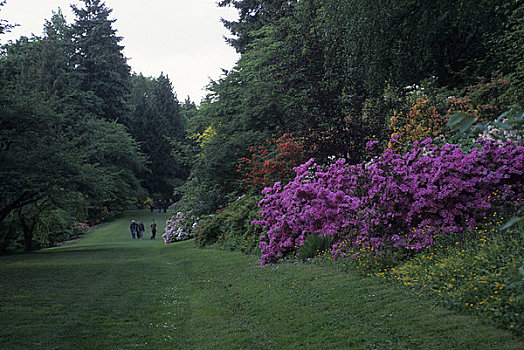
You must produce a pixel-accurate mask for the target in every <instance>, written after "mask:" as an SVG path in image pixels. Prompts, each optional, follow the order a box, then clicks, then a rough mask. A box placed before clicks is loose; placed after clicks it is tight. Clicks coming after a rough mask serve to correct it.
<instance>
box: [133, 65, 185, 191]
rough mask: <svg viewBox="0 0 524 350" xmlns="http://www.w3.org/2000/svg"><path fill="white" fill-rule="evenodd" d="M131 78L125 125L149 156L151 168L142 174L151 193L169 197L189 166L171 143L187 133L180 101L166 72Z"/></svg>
mask: <svg viewBox="0 0 524 350" xmlns="http://www.w3.org/2000/svg"><path fill="white" fill-rule="evenodd" d="M131 82H132V84H131V86H132V89H131V97H130V107H131V113H130V116H129V118H128V120H127V122H126V125H127V127H128V128H129V130H130V133H131V135H132V136H133V137H134V138H135V139H136V140H137V141H139V143H140V145H141V149H142V152H143V153H144V154H146V155H147V156H148V158H149V160H150V162H149V171H148V172H147V173H144V174H142V175H141V178H142V179H143V185H144V187H145V188H146V189H147V190H148V191H149V193H150V194H151V195H153V194H155V195H162V196H164V197H170V196H171V195H172V193H173V189H174V187H177V186H180V185H181V183H183V181H184V180H185V178H186V177H187V167H186V166H184V165H183V164H182V163H181V162H180V161H177V160H176V159H175V158H174V157H173V155H172V151H173V146H172V144H173V143H177V142H179V141H181V140H182V139H183V137H184V123H183V120H182V118H183V116H182V110H181V107H180V104H179V102H178V99H177V97H176V95H175V94H174V92H173V87H172V84H171V81H170V80H169V77H168V76H166V75H164V74H161V75H160V76H159V77H158V78H156V79H155V78H148V77H144V76H143V75H133V76H132V78H131Z"/></svg>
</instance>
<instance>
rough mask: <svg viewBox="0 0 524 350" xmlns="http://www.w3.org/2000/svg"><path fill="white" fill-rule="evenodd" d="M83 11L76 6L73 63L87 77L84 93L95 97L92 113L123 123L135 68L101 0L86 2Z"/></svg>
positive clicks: (83, 83)
mask: <svg viewBox="0 0 524 350" xmlns="http://www.w3.org/2000/svg"><path fill="white" fill-rule="evenodd" d="M82 2H83V3H84V7H83V8H79V7H77V6H74V5H72V6H71V8H72V9H73V11H74V13H75V15H76V22H75V23H74V24H73V25H72V35H73V44H74V47H75V54H74V57H73V62H74V64H75V67H76V69H77V70H78V71H79V72H80V73H81V74H82V75H83V77H82V90H84V91H86V92H92V93H93V95H94V96H95V98H94V101H93V104H92V109H91V111H90V112H92V113H93V114H96V115H98V116H100V117H102V118H104V119H106V120H119V121H123V120H124V118H125V115H126V111H127V104H126V99H127V97H128V94H129V76H130V71H131V68H130V67H129V65H128V64H127V60H126V58H125V57H124V55H123V53H122V50H123V49H124V47H123V46H122V45H120V41H121V40H122V38H121V37H119V36H117V35H116V30H115V29H114V28H113V23H114V22H115V20H113V19H109V16H110V14H111V12H112V10H111V9H109V8H107V7H106V6H105V3H104V2H102V1H100V0H82Z"/></svg>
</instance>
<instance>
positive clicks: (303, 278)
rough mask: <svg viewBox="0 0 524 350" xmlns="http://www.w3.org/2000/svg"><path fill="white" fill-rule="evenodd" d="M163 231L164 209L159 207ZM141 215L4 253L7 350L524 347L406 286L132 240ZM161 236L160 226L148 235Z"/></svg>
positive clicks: (0, 278) (0, 280)
mask: <svg viewBox="0 0 524 350" xmlns="http://www.w3.org/2000/svg"><path fill="white" fill-rule="evenodd" d="M154 215H155V217H156V218H157V220H158V223H159V224H160V226H161V227H160V228H161V231H160V232H162V231H163V224H164V221H165V220H164V218H163V214H157V213H155V214H154ZM131 218H136V219H142V220H143V221H144V223H145V224H146V227H148V226H149V225H150V223H151V220H150V219H151V214H150V213H149V212H145V211H140V212H138V211H135V212H129V213H128V214H127V216H126V217H125V218H122V219H119V220H117V221H115V222H112V223H108V224H104V225H102V226H101V227H100V228H99V229H98V230H97V231H95V232H94V233H91V234H90V235H89V236H88V237H86V238H84V239H82V240H81V241H80V242H78V243H75V244H73V245H71V246H69V247H65V248H58V249H48V250H43V251H39V252H36V253H33V254H23V255H16V256H4V257H0V348H1V349H523V348H524V346H523V345H524V343H523V341H522V339H518V338H516V337H515V336H514V335H512V334H511V333H509V332H506V331H503V330H499V329H496V328H494V327H492V326H490V325H487V324H485V323H483V322H482V321H480V320H479V319H477V318H475V317H470V316H467V315H459V314H457V313H454V312H451V311H448V310H446V309H444V308H441V307H438V306H434V303H433V302H432V301H431V300H422V299H421V298H419V297H416V296H413V295H411V294H408V293H407V292H406V291H404V290H403V289H402V288H400V287H397V286H392V285H391V284H386V283H384V282H382V281H379V280H375V279H372V278H362V277H360V276H358V275H356V274H353V273H351V272H349V273H347V272H342V271H338V270H337V269H335V268H325V267H324V268H323V267H320V266H317V265H307V264H300V265H292V264H283V265H278V266H267V267H258V264H257V258H256V257H253V256H244V255H241V254H239V253H231V252H225V251H220V250H211V249H208V250H199V249H196V248H195V247H194V244H193V242H192V241H187V242H183V243H176V244H171V245H168V246H164V244H163V242H162V241H161V239H159V237H158V238H157V240H156V241H151V240H149V233H147V234H146V235H145V239H144V240H143V241H136V240H134V241H133V240H131V239H130V234H129V229H128V225H129V220H130V219H131ZM148 232H149V230H148Z"/></svg>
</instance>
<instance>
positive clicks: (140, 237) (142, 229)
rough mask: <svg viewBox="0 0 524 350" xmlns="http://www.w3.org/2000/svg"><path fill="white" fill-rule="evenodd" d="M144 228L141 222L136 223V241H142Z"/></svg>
mask: <svg viewBox="0 0 524 350" xmlns="http://www.w3.org/2000/svg"><path fill="white" fill-rule="evenodd" d="M145 230H146V228H145V227H144V223H143V222H142V221H139V222H138V237H137V238H138V239H144V231H145Z"/></svg>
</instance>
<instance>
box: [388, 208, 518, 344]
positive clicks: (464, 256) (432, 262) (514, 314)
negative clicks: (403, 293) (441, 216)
mask: <svg viewBox="0 0 524 350" xmlns="http://www.w3.org/2000/svg"><path fill="white" fill-rule="evenodd" d="M503 222H504V218H502V217H501V216H500V215H495V216H494V217H493V218H491V220H488V221H486V222H485V223H484V224H483V225H479V226H478V227H477V228H476V229H475V230H473V231H472V232H470V233H469V235H470V236H471V237H473V239H471V240H469V241H466V242H462V243H459V242H458V241H457V242H455V243H452V244H449V243H450V242H449V239H445V238H444V239H443V241H442V242H441V245H440V247H439V248H436V249H433V250H431V251H428V252H426V253H423V254H420V255H418V256H416V257H415V258H414V259H412V260H410V261H408V262H406V263H403V264H400V265H399V266H397V267H394V268H392V269H391V270H389V271H387V272H386V275H388V276H389V278H392V279H396V280H400V281H402V283H403V284H404V285H406V286H409V287H410V288H413V289H414V290H416V291H417V292H418V293H435V294H436V295H438V296H439V297H440V298H441V300H442V302H443V303H445V304H446V305H448V306H450V307H452V308H457V309H460V310H464V311H468V312H472V313H475V314H480V315H483V316H486V317H487V318H489V319H491V320H493V321H494V322H496V323H497V324H499V325H501V326H502V327H504V328H508V329H511V330H513V331H515V332H516V333H518V334H522V332H523V331H524V315H522V310H523V306H524V283H522V281H523V276H522V267H523V266H524V249H523V247H524V235H523V232H524V231H523V228H524V227H523V226H522V225H520V227H514V228H513V229H511V230H509V231H506V232H504V233H503V234H500V233H499V232H498V228H499V227H500V226H501V225H502V223H503Z"/></svg>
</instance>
